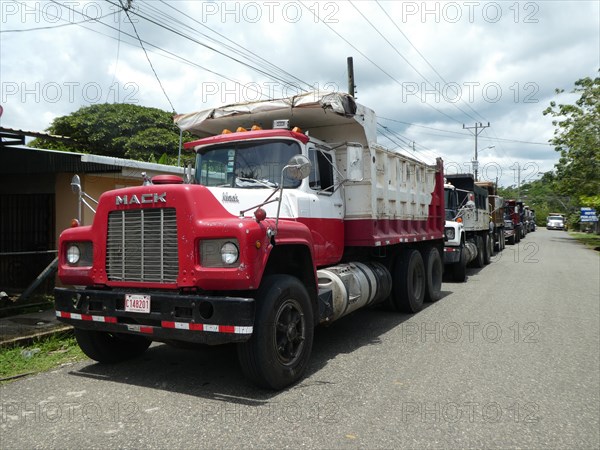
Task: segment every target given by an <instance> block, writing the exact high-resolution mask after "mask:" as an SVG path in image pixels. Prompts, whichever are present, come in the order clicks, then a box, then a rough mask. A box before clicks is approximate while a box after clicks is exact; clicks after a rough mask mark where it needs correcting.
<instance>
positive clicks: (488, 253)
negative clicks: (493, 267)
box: [483, 234, 494, 266]
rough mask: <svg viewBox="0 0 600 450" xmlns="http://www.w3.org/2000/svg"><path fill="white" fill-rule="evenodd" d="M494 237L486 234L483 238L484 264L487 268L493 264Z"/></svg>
mask: <svg viewBox="0 0 600 450" xmlns="http://www.w3.org/2000/svg"><path fill="white" fill-rule="evenodd" d="M493 239H494V238H493V237H492V236H491V235H489V234H486V235H485V236H484V237H483V264H485V265H486V266H487V265H488V264H489V263H491V262H492V248H493V247H494V243H493V242H492V241H493Z"/></svg>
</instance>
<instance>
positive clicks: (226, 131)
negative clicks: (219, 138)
mask: <svg viewBox="0 0 600 450" xmlns="http://www.w3.org/2000/svg"><path fill="white" fill-rule="evenodd" d="M221 134H231V130H228V129H227V128H225V129H224V130H223V131H221Z"/></svg>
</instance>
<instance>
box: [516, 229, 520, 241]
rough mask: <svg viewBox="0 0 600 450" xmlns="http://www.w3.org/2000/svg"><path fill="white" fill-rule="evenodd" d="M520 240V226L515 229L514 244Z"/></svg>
mask: <svg viewBox="0 0 600 450" xmlns="http://www.w3.org/2000/svg"><path fill="white" fill-rule="evenodd" d="M519 242H521V228H518V229H517V230H515V244H518V243H519Z"/></svg>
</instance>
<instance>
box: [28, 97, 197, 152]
mask: <svg viewBox="0 0 600 450" xmlns="http://www.w3.org/2000/svg"><path fill="white" fill-rule="evenodd" d="M47 131H48V132H49V133H51V134H56V135H60V136H66V137H69V138H71V141H70V142H64V141H61V142H57V141H50V140H44V139H35V140H34V141H32V142H31V144H30V145H31V146H33V147H38V148H48V149H54V150H67V151H78V152H85V153H93V154H97V155H106V156H116V157H119V158H128V159H137V160H141V161H157V160H159V159H161V158H162V160H163V161H168V162H169V163H173V162H175V163H176V161H177V153H178V149H179V129H178V128H177V127H176V126H175V124H174V123H173V116H172V114H171V113H169V112H166V111H163V110H161V109H157V108H148V107H145V106H139V105H131V104H117V103H113V104H111V103H104V104H98V105H92V106H86V107H83V108H80V109H79V110H77V111H75V112H73V113H71V114H69V115H66V116H62V117H57V118H56V119H54V120H53V121H52V124H51V125H50V127H49V128H48V129H47ZM183 137H184V142H188V141H190V140H192V137H191V135H190V134H189V133H187V132H186V133H184V135H183Z"/></svg>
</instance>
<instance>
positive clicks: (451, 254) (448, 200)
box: [444, 174, 493, 281]
mask: <svg viewBox="0 0 600 450" xmlns="http://www.w3.org/2000/svg"><path fill="white" fill-rule="evenodd" d="M444 193H445V196H444V199H445V208H446V222H445V229H444V233H445V238H446V242H445V245H444V265H445V267H446V268H447V269H448V270H449V271H450V272H451V275H452V278H453V279H454V281H465V279H466V267H467V265H468V264H472V265H473V266H475V267H483V266H484V265H485V264H489V263H490V261H491V256H492V253H493V236H492V234H491V232H490V216H489V211H488V193H487V189H484V188H482V187H480V186H477V185H476V184H475V179H474V178H473V175H471V174H457V175H447V176H446V184H445V186H444Z"/></svg>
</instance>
